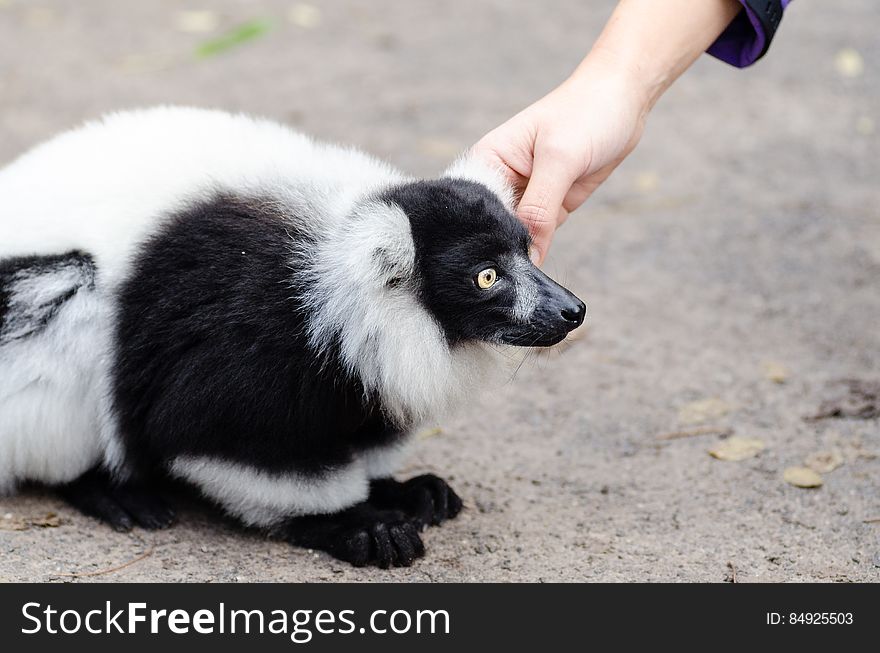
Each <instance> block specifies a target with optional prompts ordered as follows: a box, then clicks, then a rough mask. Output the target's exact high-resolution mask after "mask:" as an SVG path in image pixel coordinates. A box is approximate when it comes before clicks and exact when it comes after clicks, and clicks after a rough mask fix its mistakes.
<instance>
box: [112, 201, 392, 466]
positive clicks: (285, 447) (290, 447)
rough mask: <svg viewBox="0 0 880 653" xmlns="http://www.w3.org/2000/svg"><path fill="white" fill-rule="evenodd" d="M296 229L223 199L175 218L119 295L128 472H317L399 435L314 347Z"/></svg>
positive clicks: (120, 402)
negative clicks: (294, 243) (192, 458)
mask: <svg viewBox="0 0 880 653" xmlns="http://www.w3.org/2000/svg"><path fill="white" fill-rule="evenodd" d="M291 236H293V237H301V238H304V237H305V236H303V235H301V234H297V233H296V231H295V229H294V227H293V226H292V224H291V223H290V221H288V220H285V219H284V218H282V217H280V216H278V215H275V214H272V213H271V212H268V210H267V209H265V208H262V206H261V203H260V202H256V201H252V202H247V201H244V200H240V199H236V198H232V197H219V198H217V199H216V200H215V201H213V202H211V203H207V204H202V205H199V206H195V207H192V208H190V209H188V210H186V211H184V212H183V213H181V214H180V215H177V216H176V217H175V218H174V219H173V220H172V221H171V222H170V223H169V224H168V225H167V226H166V227H164V228H163V229H162V230H161V232H160V233H159V234H157V235H156V236H155V237H154V238H152V239H151V240H150V241H149V242H148V243H147V245H146V247H145V248H144V249H143V251H142V252H141V254H140V256H139V258H138V260H137V264H136V266H135V269H134V270H133V272H132V275H131V280H130V281H129V282H128V283H127V284H125V286H124V288H123V289H122V292H121V294H120V297H119V311H118V330H117V336H116V351H117V361H116V366H115V369H114V378H115V384H114V387H115V406H116V411H117V413H118V417H119V420H120V430H121V432H122V433H123V434H124V438H125V445H126V448H127V451H128V455H129V458H130V462H133V463H134V464H135V468H136V469H139V470H141V471H144V470H152V469H155V468H157V467H158V466H160V465H161V463H163V462H165V461H167V460H170V459H173V458H175V457H176V456H178V455H181V454H193V455H210V456H216V457H218V458H221V459H226V460H230V461H235V462H239V463H245V464H249V465H252V466H254V467H257V468H260V469H265V470H269V471H290V470H296V471H299V472H303V473H310V472H311V473H320V472H321V471H325V470H328V469H330V468H333V467H334V466H337V465H341V464H344V463H347V462H349V461H350V460H351V457H352V452H353V451H354V450H355V449H357V448H361V447H370V446H375V445H378V444H382V443H384V442H387V441H389V440H391V439H393V438H395V437H396V436H397V433H396V431H395V430H394V429H393V428H392V427H391V426H390V424H389V423H387V421H386V420H385V419H384V418H383V416H382V414H381V410H380V408H379V406H378V405H377V404H375V403H373V402H371V401H366V400H365V398H364V391H363V387H362V385H361V384H360V382H359V381H358V380H357V379H355V378H351V377H346V376H344V375H343V374H342V373H341V371H340V365H338V364H328V360H329V361H330V362H333V358H334V357H335V356H336V352H335V351H325V352H322V356H323V357H322V356H318V355H316V354H315V352H313V351H311V350H310V349H309V347H308V346H307V344H306V336H305V319H304V315H303V310H302V307H301V306H300V305H299V303H298V302H297V300H296V299H294V297H295V296H296V294H297V293H298V292H299V291H300V290H302V289H301V288H295V287H292V286H291V284H292V276H293V275H292V274H291V269H290V266H291V265H292V264H295V261H293V260H292V256H291V252H290V242H289V239H290V237H291Z"/></svg>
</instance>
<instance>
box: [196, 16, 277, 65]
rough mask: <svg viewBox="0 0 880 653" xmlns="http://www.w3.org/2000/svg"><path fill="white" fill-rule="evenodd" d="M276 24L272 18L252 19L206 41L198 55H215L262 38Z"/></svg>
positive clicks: (202, 56)
mask: <svg viewBox="0 0 880 653" xmlns="http://www.w3.org/2000/svg"><path fill="white" fill-rule="evenodd" d="M273 26H274V24H273V23H272V21H271V20H251V21H248V22H247V23H243V24H241V25H239V26H238V27H236V28H235V29H233V30H231V31H229V32H226V33H225V34H223V35H221V36H218V37H217V38H216V39H211V40H210V41H205V42H204V43H202V44H201V45H200V46H199V47H198V49H197V50H196V55H197V56H198V57H201V58H206V57H213V56H215V55H218V54H222V53H223V52H226V51H227V50H231V49H233V48H236V47H238V46H240V45H243V44H245V43H248V42H250V41H253V40H255V39H259V38H262V37H264V36H266V34H268V33H269V32H271V31H272V27H273Z"/></svg>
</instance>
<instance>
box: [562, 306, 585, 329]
mask: <svg viewBox="0 0 880 653" xmlns="http://www.w3.org/2000/svg"><path fill="white" fill-rule="evenodd" d="M586 315H587V305H586V304H584V303H583V302H582V301H578V302H577V303H576V304H573V305H571V306H567V307H566V308H563V309H562V319H563V320H565V321H566V322H571V324H572V328H573V329H576V328H577V327H579V326H580V325H581V324H583V323H584V318H585V317H586Z"/></svg>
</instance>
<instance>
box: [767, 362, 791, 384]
mask: <svg viewBox="0 0 880 653" xmlns="http://www.w3.org/2000/svg"><path fill="white" fill-rule="evenodd" d="M764 376H766V377H767V378H768V379H769V380H770V381H773V383H785V382H786V381H787V380H788V370H787V369H786V368H785V366H784V365H783V364H782V363H777V362H776V361H767V362H766V363H764Z"/></svg>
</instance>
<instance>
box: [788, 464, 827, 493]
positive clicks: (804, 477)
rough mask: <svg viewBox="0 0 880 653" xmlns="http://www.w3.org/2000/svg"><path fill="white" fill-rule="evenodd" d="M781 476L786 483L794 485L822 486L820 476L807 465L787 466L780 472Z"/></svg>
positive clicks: (806, 486)
mask: <svg viewBox="0 0 880 653" xmlns="http://www.w3.org/2000/svg"><path fill="white" fill-rule="evenodd" d="M782 478H783V479H784V480H785V482H786V483H790V484H791V485H794V486H795V487H805V488H813V487H821V486H822V477H821V476H819V474H817V473H816V472H814V471H813V470H812V469H810V468H809V467H789V468H788V469H786V470H785V471H784V472H783V473H782Z"/></svg>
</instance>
